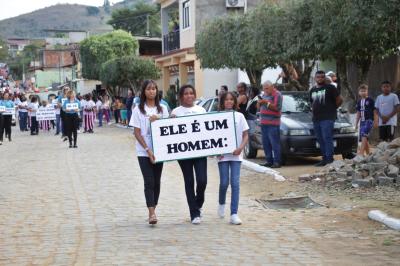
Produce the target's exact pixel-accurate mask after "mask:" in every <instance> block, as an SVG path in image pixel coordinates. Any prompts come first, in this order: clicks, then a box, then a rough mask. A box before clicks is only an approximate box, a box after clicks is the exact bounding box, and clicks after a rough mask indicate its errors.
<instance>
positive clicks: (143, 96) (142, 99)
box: [139, 79, 163, 115]
mask: <svg viewBox="0 0 400 266" xmlns="http://www.w3.org/2000/svg"><path fill="white" fill-rule="evenodd" d="M150 84H153V85H154V86H155V87H156V98H155V99H154V103H155V105H156V107H157V111H158V112H159V113H162V111H163V110H162V108H161V105H160V98H159V96H158V86H157V83H156V82H155V81H154V80H151V79H147V80H145V81H144V82H143V84H142V90H141V93H140V103H139V110H140V112H141V113H142V114H144V115H145V114H146V110H144V105H145V104H146V93H145V91H146V88H147V86H149V85H150Z"/></svg>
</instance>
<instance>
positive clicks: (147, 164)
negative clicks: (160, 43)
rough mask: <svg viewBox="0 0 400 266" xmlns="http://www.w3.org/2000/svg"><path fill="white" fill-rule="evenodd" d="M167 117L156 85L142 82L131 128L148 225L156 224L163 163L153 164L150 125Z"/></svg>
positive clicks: (166, 111) (151, 81)
mask: <svg viewBox="0 0 400 266" xmlns="http://www.w3.org/2000/svg"><path fill="white" fill-rule="evenodd" d="M167 117H168V110H167V108H166V107H165V106H163V105H161V104H160V99H159V97H158V88H157V84H156V83H155V82H154V81H153V80H146V81H144V82H143V85H142V93H141V95H140V104H139V105H138V106H136V107H135V109H134V110H133V113H132V126H133V127H134V134H135V138H136V140H137V141H136V153H137V156H138V161H139V166H140V170H141V172H142V175H143V179H144V194H145V198H146V205H147V208H148V210H149V224H156V223H157V216H156V213H155V210H156V207H157V204H158V199H159V196H160V187H161V173H162V169H163V163H155V157H154V154H153V147H152V140H151V131H150V123H151V122H153V121H155V120H157V119H159V118H167Z"/></svg>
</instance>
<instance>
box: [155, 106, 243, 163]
mask: <svg viewBox="0 0 400 266" xmlns="http://www.w3.org/2000/svg"><path fill="white" fill-rule="evenodd" d="M233 114H234V113H233V112H219V113H209V114H201V115H193V116H184V117H177V118H167V119H160V120H156V121H154V122H153V123H151V135H152V142H153V152H154V156H155V158H156V162H164V161H172V160H181V159H190V158H198V157H206V156H210V155H220V154H228V153H232V152H233V151H234V150H235V149H236V148H237V143H236V130H235V117H234V115H233Z"/></svg>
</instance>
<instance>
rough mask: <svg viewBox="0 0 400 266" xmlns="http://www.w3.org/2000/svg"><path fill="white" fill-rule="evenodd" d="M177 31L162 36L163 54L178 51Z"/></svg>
mask: <svg viewBox="0 0 400 266" xmlns="http://www.w3.org/2000/svg"><path fill="white" fill-rule="evenodd" d="M179 42H180V39H179V31H174V32H170V33H168V34H165V35H164V36H163V43H164V53H168V52H171V51H174V50H177V49H179V47H180V44H179Z"/></svg>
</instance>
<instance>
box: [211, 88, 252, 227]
mask: <svg viewBox="0 0 400 266" xmlns="http://www.w3.org/2000/svg"><path fill="white" fill-rule="evenodd" d="M237 106H238V104H237V98H236V96H235V95H234V94H233V93H232V92H227V93H225V94H223V95H222V96H221V99H220V103H219V110H220V111H236V107H237ZM234 115H235V130H236V140H237V144H238V145H239V146H238V147H237V149H236V150H234V151H233V153H232V154H225V155H221V156H218V157H217V159H218V169H219V177H220V184H219V207H218V215H219V217H220V218H224V216H225V201H226V191H227V190H228V186H229V181H230V183H231V191H232V192H231V219H230V222H231V224H236V225H239V224H241V223H242V221H241V220H240V218H239V216H238V214H237V213H238V207H239V192H240V166H241V164H242V160H243V157H242V151H243V149H244V146H246V143H247V141H248V139H249V135H248V130H249V126H248V125H247V122H246V118H245V117H244V115H243V114H242V113H241V112H235V113H234Z"/></svg>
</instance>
